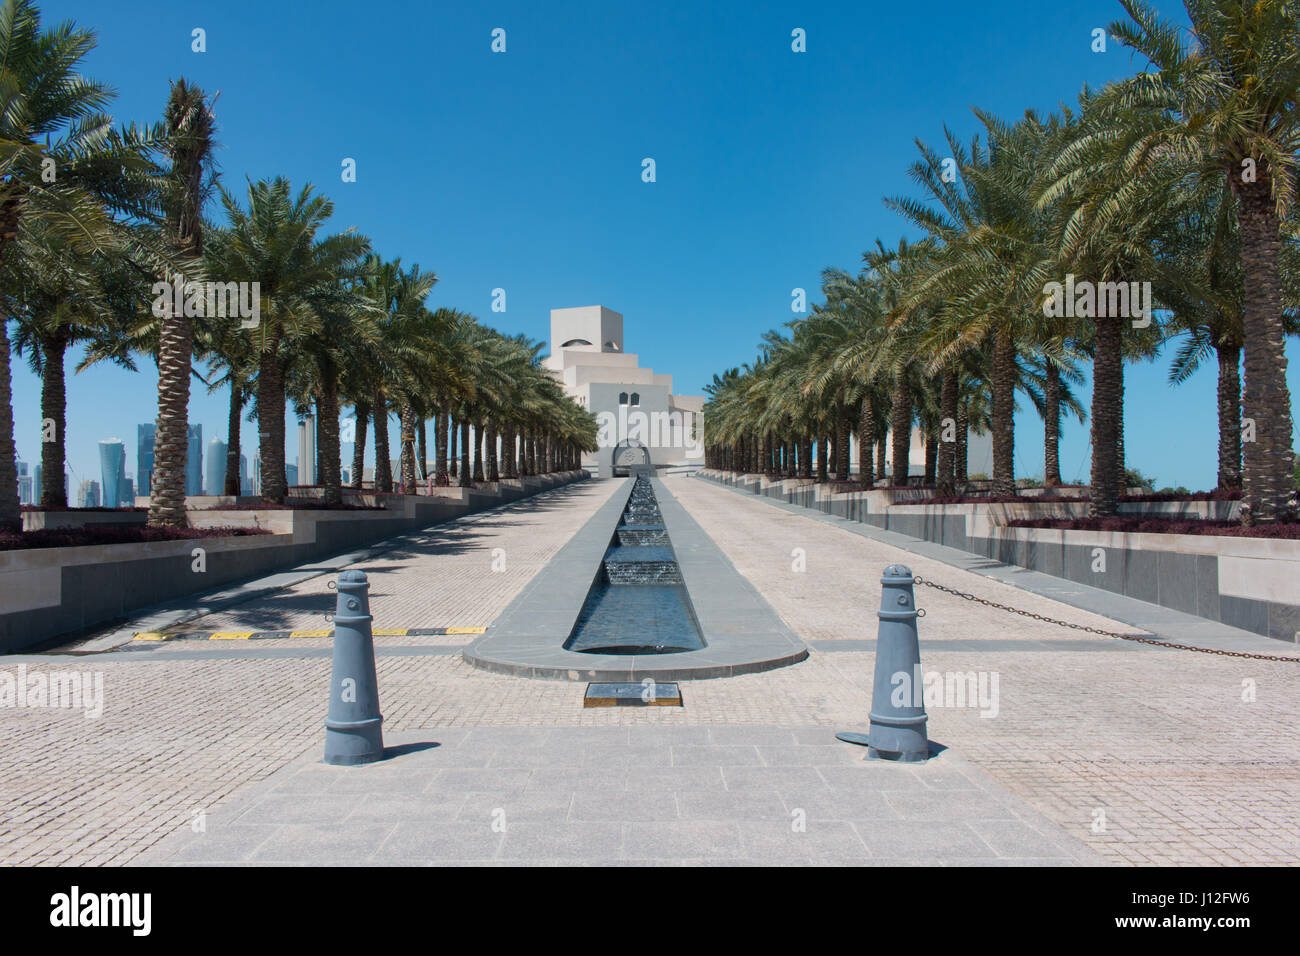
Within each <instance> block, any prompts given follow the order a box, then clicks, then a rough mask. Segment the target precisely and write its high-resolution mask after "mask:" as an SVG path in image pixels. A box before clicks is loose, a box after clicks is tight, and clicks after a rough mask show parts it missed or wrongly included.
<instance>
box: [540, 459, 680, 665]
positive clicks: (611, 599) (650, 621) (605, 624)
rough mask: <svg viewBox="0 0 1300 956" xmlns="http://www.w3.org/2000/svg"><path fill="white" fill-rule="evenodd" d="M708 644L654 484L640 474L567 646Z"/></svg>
mask: <svg viewBox="0 0 1300 956" xmlns="http://www.w3.org/2000/svg"><path fill="white" fill-rule="evenodd" d="M704 646H705V645H704V639H703V638H702V637H701V636H700V628H699V625H698V624H697V623H696V620H695V613H694V611H693V610H692V609H691V602H690V598H689V597H688V596H687V593H686V588H685V587H684V586H683V584H682V573H681V569H680V568H678V566H677V558H676V556H675V555H674V554H673V549H672V542H671V541H669V539H668V531H667V530H666V529H665V528H664V524H663V516H662V515H661V514H660V513H659V502H658V499H656V498H655V493H654V488H653V486H652V485H651V483H650V479H649V478H647V477H646V476H644V475H640V476H638V477H637V478H636V479H635V483H634V484H633V486H632V492H631V494H630V495H629V497H628V501H627V506H626V507H625V508H624V509H623V515H622V517H621V518H620V519H619V523H618V526H617V527H616V528H615V530H614V535H613V537H612V538H611V539H610V543H609V548H608V549H607V550H606V552H605V559H604V561H602V562H601V568H600V574H599V575H598V577H597V579H596V582H595V583H594V584H593V585H592V588H591V591H590V592H589V593H588V594H587V600H586V603H584V604H583V606H582V611H581V613H579V615H578V620H577V623H576V624H574V627H573V633H572V634H571V635H570V636H569V639H568V640H567V641H566V642H565V644H564V647H565V649H566V650H570V651H579V652H582V653H585V654H674V653H680V652H681V651H697V650H700V649H701V648H703V647H704Z"/></svg>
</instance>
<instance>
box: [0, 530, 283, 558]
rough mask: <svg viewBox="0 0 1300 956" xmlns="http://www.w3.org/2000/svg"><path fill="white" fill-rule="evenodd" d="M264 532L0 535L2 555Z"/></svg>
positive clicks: (169, 531)
mask: <svg viewBox="0 0 1300 956" xmlns="http://www.w3.org/2000/svg"><path fill="white" fill-rule="evenodd" d="M270 533H271V532H270V531H268V530H266V529H263V528H235V527H218V528H150V527H148V526H146V525H138V524H117V525H111V524H110V525H102V524H101V525H85V526H82V527H74V528H42V529H40V530H37V531H20V532H12V531H9V532H0V551H19V550H23V549H26V548H81V547H86V546H89V545H96V544H137V543H143V542H149V541H183V540H187V539H190V538H236V537H240V536H241V535H248V534H270Z"/></svg>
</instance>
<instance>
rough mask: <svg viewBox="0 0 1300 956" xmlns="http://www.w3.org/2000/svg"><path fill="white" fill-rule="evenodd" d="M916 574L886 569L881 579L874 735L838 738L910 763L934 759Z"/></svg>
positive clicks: (870, 753) (878, 755)
mask: <svg viewBox="0 0 1300 956" xmlns="http://www.w3.org/2000/svg"><path fill="white" fill-rule="evenodd" d="M913 580H914V579H913V577H912V571H911V569H910V568H906V567H904V566H903V565H901V564H891V565H890V566H889V567H887V568H885V575H884V577H882V578H881V579H880V583H881V595H880V610H879V611H878V612H877V613H876V616H877V617H878V618H880V625H879V629H878V631H877V637H876V676H875V681H874V683H873V685H872V690H871V714H870V716H869V720H870V722H871V726H870V732H869V733H868V734H866V735H863V734H836V735H835V736H837V737H838V738H839V739H840V740H844V741H847V742H848V743H851V744H861V745H864V746H866V748H867V756H868V757H875V758H880V759H882V760H899V761H903V762H905V763H911V762H914V761H918V760H926V759H928V758H929V756H930V741H929V739H928V738H927V737H926V733H925V723H926V717H925V698H924V684H923V683H922V678H921V643H920V639H919V637H918V636H917V632H916V618H917V610H916V601H915V599H914V597H913V595H912V582H913Z"/></svg>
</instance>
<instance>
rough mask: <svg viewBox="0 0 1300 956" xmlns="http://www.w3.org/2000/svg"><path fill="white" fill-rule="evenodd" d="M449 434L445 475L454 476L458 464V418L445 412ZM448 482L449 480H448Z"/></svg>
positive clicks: (455, 475)
mask: <svg viewBox="0 0 1300 956" xmlns="http://www.w3.org/2000/svg"><path fill="white" fill-rule="evenodd" d="M447 418H448V420H449V421H448V428H449V430H450V431H449V434H448V438H447V475H448V477H449V478H456V477H458V476H457V470H458V469H457V466H458V465H459V456H458V455H457V454H456V443H457V440H458V439H459V438H460V418H459V416H457V417H454V418H453V417H452V414H451V412H448V413H447ZM448 484H450V482H448Z"/></svg>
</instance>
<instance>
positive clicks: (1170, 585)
mask: <svg viewBox="0 0 1300 956" xmlns="http://www.w3.org/2000/svg"><path fill="white" fill-rule="evenodd" d="M697 474H698V475H699V476H700V477H702V478H705V479H707V480H709V481H714V482H717V483H720V484H724V485H727V486H730V487H734V488H742V489H747V490H750V491H756V492H757V493H760V494H763V495H764V496H766V497H770V498H774V499H776V500H779V501H785V502H788V503H790V504H795V505H799V506H801V507H805V508H809V509H811V510H814V511H820V512H822V513H824V514H832V515H837V516H839V517H841V518H845V519H847V520H849V521H860V522H862V523H864V524H870V525H873V526H875V527H877V528H882V529H884V530H887V531H897V532H898V533H900V534H905V535H908V536H910V537H913V538H920V539H921V540H923V541H930V542H933V543H935V544H942V545H945V546H947V547H950V548H958V549H960V550H963V551H969V552H971V553H972V554H979V555H983V556H985V557H989V558H993V559H995V560H997V561H1001V562H1002V563H1004V564H1014V565H1018V566H1020V567H1023V568H1028V569H1030V570H1033V571H1041V572H1043V573H1044V574H1051V575H1053V576H1055V577H1059V578H1065V579H1067V580H1070V581H1076V582H1078V583H1080V584H1088V585H1091V586H1093V587H1099V588H1104V589H1105V590H1108V591H1114V592H1115V593H1117V594H1123V595H1125V596H1127V597H1132V598H1136V599H1138V600H1141V601H1147V602H1149V603H1152V604H1159V605H1162V606H1164V607H1169V608H1173V609H1175V610H1178V611H1183V612H1186V613H1188V614H1195V615H1197V616H1198V617H1204V618H1208V619H1209V620H1212V621H1219V622H1221V623H1223V624H1228V625H1230V626H1232V627H1239V628H1241V629H1243V630H1247V631H1252V632H1254V633H1256V634H1263V635H1266V636H1268V637H1272V638H1276V639H1277V640H1282V641H1290V642H1298V643H1300V541H1292V540H1281V539H1274V538H1239V537H1227V536H1222V535H1190V534H1132V533H1126V532H1111V531H1064V530H1056V529H1050V528H1015V527H1008V526H1007V522H1008V521H1010V520H1015V519H1022V518H1046V517H1069V516H1075V517H1077V516H1082V515H1085V514H1087V503H1086V502H1068V501H1060V500H1057V501H1051V500H1042V501H1032V502H1014V503H1003V504H992V503H991V504H978V503H969V504H953V505H909V504H893V503H892V501H893V500H894V499H893V498H892V495H894V494H896V493H897V492H896V491H895V490H894V489H878V490H875V491H858V492H847V493H844V494H834V493H833V490H832V489H831V488H830V487H829V486H827V485H824V484H823V485H814V484H811V483H809V481H808V479H784V480H777V481H773V480H770V479H767V478H761V477H760V476H757V475H730V474H726V473H723V472H716V471H701V472H698V473H697ZM898 491H906V492H910V491H912V489H898ZM1237 504H1238V503H1237V502H1235V501H1191V502H1127V503H1125V504H1123V505H1121V507H1120V510H1121V512H1123V513H1126V514H1161V515H1166V516H1169V517H1179V516H1186V517H1191V516H1196V517H1199V518H1203V519H1204V518H1209V519H1212V520H1231V518H1232V517H1233V516H1235V514H1236V506H1237Z"/></svg>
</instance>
